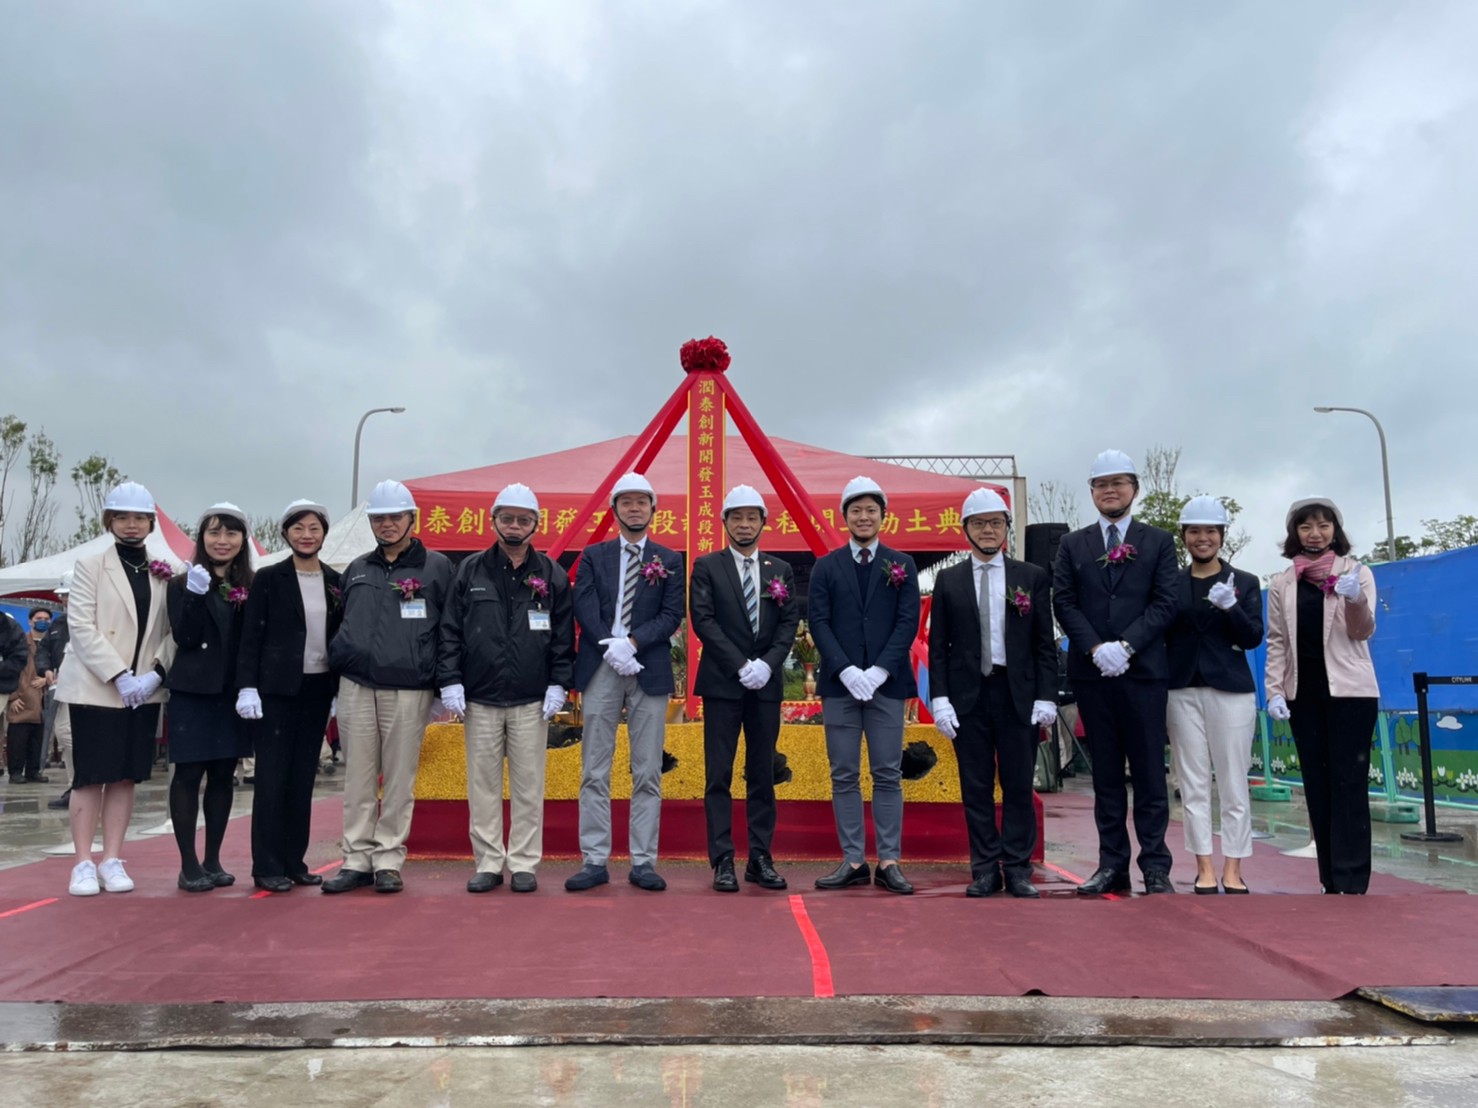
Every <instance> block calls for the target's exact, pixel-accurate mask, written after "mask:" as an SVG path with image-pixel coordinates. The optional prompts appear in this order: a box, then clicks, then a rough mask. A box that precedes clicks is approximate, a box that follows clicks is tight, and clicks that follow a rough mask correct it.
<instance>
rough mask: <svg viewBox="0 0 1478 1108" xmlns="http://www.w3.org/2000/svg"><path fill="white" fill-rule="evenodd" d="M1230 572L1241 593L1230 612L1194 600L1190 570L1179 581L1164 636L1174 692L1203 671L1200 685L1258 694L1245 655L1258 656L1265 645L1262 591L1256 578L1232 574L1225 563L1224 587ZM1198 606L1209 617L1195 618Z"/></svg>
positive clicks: (1237, 572)
mask: <svg viewBox="0 0 1478 1108" xmlns="http://www.w3.org/2000/svg"><path fill="white" fill-rule="evenodd" d="M1228 570H1231V572H1232V584H1233V585H1234V586H1236V589H1237V602H1236V603H1235V604H1233V605H1232V606H1231V607H1230V608H1228V609H1227V610H1226V611H1222V610H1221V609H1220V608H1217V607H1215V606H1214V605H1212V604H1209V603H1207V602H1206V601H1205V600H1201V601H1199V602H1198V601H1196V600H1195V599H1194V596H1193V594H1192V592H1191V571H1190V567H1189V566H1187V567H1186V568H1185V569H1184V570H1182V571H1181V573H1180V576H1179V578H1178V579H1177V580H1176V583H1175V585H1176V588H1175V618H1174V619H1173V620H1171V622H1170V629H1169V630H1168V631H1166V632H1165V649H1166V651H1167V652H1168V653H1169V656H1170V687H1171V688H1172V689H1183V688H1186V687H1187V686H1188V685H1189V684H1190V683H1191V682H1192V681H1193V680H1194V679H1195V676H1196V669H1197V667H1198V666H1199V667H1200V670H1201V679H1202V680H1203V681H1204V682H1206V684H1207V685H1208V686H1210V687H1211V688H1213V689H1220V690H1221V691H1223V692H1235V693H1250V692H1256V691H1257V686H1256V684H1254V683H1253V680H1252V668H1251V666H1250V665H1249V664H1248V661H1247V654H1246V652H1247V651H1249V650H1256V649H1257V648H1258V646H1259V645H1261V643H1262V637H1263V625H1262V585H1261V584H1260V583H1259V582H1258V580H1257V578H1256V577H1254V576H1253V575H1252V574H1250V573H1248V572H1246V571H1245V570H1240V569H1233V567H1231V566H1229V565H1227V563H1226V562H1222V563H1221V570H1220V572H1218V573H1217V575H1216V578H1217V580H1219V581H1225V580H1226V576H1227V571H1228ZM1197 603H1199V605H1200V606H1201V607H1202V608H1204V609H1207V611H1205V612H1202V613H1196V612H1195V608H1194V606H1195V605H1196V604H1197ZM1198 614H1199V615H1200V616H1201V624H1200V625H1199V626H1198V624H1197V621H1196V616H1197V615H1198Z"/></svg>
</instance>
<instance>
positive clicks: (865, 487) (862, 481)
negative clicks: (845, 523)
mask: <svg viewBox="0 0 1478 1108" xmlns="http://www.w3.org/2000/svg"><path fill="white" fill-rule="evenodd" d="M859 496H876V497H877V498H878V499H879V500H881V501H882V502H883V507H884V508H886V507H887V506H888V497H887V494H886V493H884V492H883V486H882V485H879V484H878V483H877V482H876V481H874V480H873V479H872V478H871V477H854V478H852V480H850V481H848V482H847V487H846V488H844V489H842V514H843V515H846V514H847V505H848V504H850V503H852V501H854V500H856V499H857V498H858V497H859Z"/></svg>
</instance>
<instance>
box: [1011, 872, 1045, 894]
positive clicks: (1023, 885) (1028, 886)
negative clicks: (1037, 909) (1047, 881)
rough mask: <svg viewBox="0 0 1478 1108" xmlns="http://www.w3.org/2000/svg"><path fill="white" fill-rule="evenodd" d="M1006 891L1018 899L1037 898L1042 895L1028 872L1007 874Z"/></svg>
mask: <svg viewBox="0 0 1478 1108" xmlns="http://www.w3.org/2000/svg"><path fill="white" fill-rule="evenodd" d="M1006 891H1007V892H1008V893H1010V894H1011V895H1012V896H1014V897H1016V898H1017V899H1018V900H1036V899H1037V898H1038V897H1040V896H1041V895H1042V894H1041V893H1040V892H1039V891H1038V890H1037V887H1036V885H1034V884H1032V879H1031V875H1030V874H1026V873H1008V874H1006Z"/></svg>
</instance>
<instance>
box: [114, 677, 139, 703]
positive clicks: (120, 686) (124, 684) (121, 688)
mask: <svg viewBox="0 0 1478 1108" xmlns="http://www.w3.org/2000/svg"><path fill="white" fill-rule="evenodd" d="M113 687H114V688H115V689H117V690H118V695H119V696H121V697H122V698H123V706H124V707H125V708H132V707H133V705H132V704H131V703H130V701H129V698H130V697H131V696H133V693H134V690H135V689H137V688H138V687H139V679H138V678H137V677H135V676H134V675H133V670H131V669H126V670H124V671H123V672H122V673H120V674H119V675H118V676H117V677H115V678H113Z"/></svg>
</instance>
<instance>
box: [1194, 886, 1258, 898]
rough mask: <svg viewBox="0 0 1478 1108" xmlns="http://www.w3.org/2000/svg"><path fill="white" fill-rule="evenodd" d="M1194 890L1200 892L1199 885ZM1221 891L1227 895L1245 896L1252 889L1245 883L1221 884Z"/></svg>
mask: <svg viewBox="0 0 1478 1108" xmlns="http://www.w3.org/2000/svg"><path fill="white" fill-rule="evenodd" d="M1196 891H1197V892H1200V888H1199V886H1198V887H1197V889H1196ZM1221 891H1222V892H1224V893H1226V894H1227V896H1246V895H1247V894H1248V893H1250V892H1251V891H1252V890H1251V889H1249V888H1248V887H1247V886H1246V885H1245V884H1242V885H1223V886H1222V887H1221Z"/></svg>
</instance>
